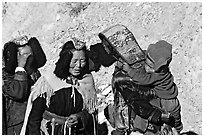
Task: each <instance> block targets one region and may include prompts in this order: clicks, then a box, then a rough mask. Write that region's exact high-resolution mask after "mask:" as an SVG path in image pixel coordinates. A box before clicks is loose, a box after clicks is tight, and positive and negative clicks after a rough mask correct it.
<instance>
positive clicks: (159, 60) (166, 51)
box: [146, 40, 172, 71]
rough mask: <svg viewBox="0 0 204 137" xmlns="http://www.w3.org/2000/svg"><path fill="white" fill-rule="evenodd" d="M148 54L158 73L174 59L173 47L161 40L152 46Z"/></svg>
mask: <svg viewBox="0 0 204 137" xmlns="http://www.w3.org/2000/svg"><path fill="white" fill-rule="evenodd" d="M146 54H147V56H148V57H149V58H150V59H151V60H152V61H153V64H154V66H153V67H154V70H155V71H156V70H158V69H159V68H160V67H161V66H163V65H167V64H168V63H170V61H171V59H172V45H171V44H169V43H168V42H166V41H164V40H160V41H158V42H157V43H155V44H150V45H149V47H148V49H147V51H146Z"/></svg>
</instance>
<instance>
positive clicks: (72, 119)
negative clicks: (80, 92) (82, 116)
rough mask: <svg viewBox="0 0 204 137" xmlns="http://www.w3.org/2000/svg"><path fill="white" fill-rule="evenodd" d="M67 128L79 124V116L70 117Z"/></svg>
mask: <svg viewBox="0 0 204 137" xmlns="http://www.w3.org/2000/svg"><path fill="white" fill-rule="evenodd" d="M66 122H67V126H68V127H72V126H74V125H76V124H77V123H78V115H77V114H72V115H70V116H69V117H68V118H67V120H66Z"/></svg>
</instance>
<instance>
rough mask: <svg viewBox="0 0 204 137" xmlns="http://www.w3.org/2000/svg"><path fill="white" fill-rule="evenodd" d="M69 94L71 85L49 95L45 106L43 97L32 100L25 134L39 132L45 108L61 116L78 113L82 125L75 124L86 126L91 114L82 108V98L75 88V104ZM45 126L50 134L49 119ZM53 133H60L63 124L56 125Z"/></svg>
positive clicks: (70, 93) (61, 132)
mask: <svg viewBox="0 0 204 137" xmlns="http://www.w3.org/2000/svg"><path fill="white" fill-rule="evenodd" d="M71 95H72V87H68V88H62V89H59V90H58V91H56V92H55V95H53V96H52V97H51V99H50V105H49V107H48V106H46V100H45V98H43V97H37V98H36V99H35V100H34V102H33V107H32V109H31V112H30V115H29V119H28V123H27V128H26V134H35V135H36V134H40V127H41V121H42V120H43V112H44V111H45V110H48V111H49V112H51V113H54V114H56V115H59V116H63V117H68V116H70V115H71V114H78V115H79V116H80V120H81V122H82V123H81V124H83V125H77V126H78V127H86V126H87V125H88V121H89V120H90V119H91V115H90V114H89V113H88V112H87V111H86V110H83V99H82V96H81V94H80V93H79V92H78V91H77V90H76V89H75V98H76V102H75V105H74V99H73V97H72V96H71ZM79 124H80V122H79ZM46 127H47V128H48V130H47V133H49V134H51V131H52V130H51V129H52V128H51V122H50V121H48V122H47V123H46ZM89 128H91V127H89ZM79 129H80V128H79ZM79 129H78V128H77V130H79ZM92 130H93V128H92ZM44 133H45V131H44ZM67 133H68V131H67ZM80 133H81V132H80ZM80 133H79V131H78V132H77V134H80ZM54 134H56V135H62V134H63V125H56V127H55V131H54ZM84 134H85V133H84Z"/></svg>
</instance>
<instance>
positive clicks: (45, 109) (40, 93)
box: [21, 39, 115, 135]
mask: <svg viewBox="0 0 204 137" xmlns="http://www.w3.org/2000/svg"><path fill="white" fill-rule="evenodd" d="M114 61H115V60H114V59H113V58H112V57H110V56H109V55H108V54H107V53H106V52H105V50H104V49H103V45H102V44H101V43H98V44H96V45H92V46H91V48H90V51H88V50H86V47H85V43H83V42H81V41H79V40H77V39H74V40H73V41H68V42H66V43H65V44H64V45H63V47H62V50H61V52H60V54H59V60H58V61H57V63H56V67H55V68H54V71H52V70H51V71H48V73H46V74H44V75H43V76H42V77H41V78H40V79H39V80H38V81H37V83H36V84H35V85H34V88H33V90H32V93H31V95H30V98H29V104H28V106H27V112H26V117H25V120H24V127H23V129H22V132H21V133H22V134H35V135H36V134H52V135H53V134H55V135H61V134H77V135H79V134H85V135H87V134H88V135H91V134H96V130H95V129H96V125H95V124H96V123H95V122H94V120H95V118H94V115H93V114H94V112H95V111H96V107H97V106H96V105H97V100H96V91H95V87H94V81H93V76H92V74H91V71H93V70H96V71H97V70H99V68H100V66H101V65H103V66H109V65H111V64H112V63H113V62H114Z"/></svg>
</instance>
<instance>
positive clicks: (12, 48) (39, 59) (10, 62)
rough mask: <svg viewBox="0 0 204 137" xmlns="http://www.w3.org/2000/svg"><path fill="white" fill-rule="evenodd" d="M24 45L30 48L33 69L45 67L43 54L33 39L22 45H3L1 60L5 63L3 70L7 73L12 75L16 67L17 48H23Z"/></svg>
mask: <svg viewBox="0 0 204 137" xmlns="http://www.w3.org/2000/svg"><path fill="white" fill-rule="evenodd" d="M25 45H28V46H30V47H31V49H32V51H33V56H34V64H35V66H34V67H35V68H36V69H37V68H40V67H42V66H44V65H45V63H46V61H47V59H46V56H45V53H44V51H43V49H42V47H41V46H40V43H39V41H38V40H37V39H36V38H35V37H34V38H31V39H29V40H28V43H23V45H19V44H18V43H16V42H15V41H9V42H7V43H6V44H4V49H3V59H4V62H5V70H6V71H7V72H8V73H10V74H14V71H15V69H16V67H17V66H18V61H17V52H18V47H23V46H25Z"/></svg>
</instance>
